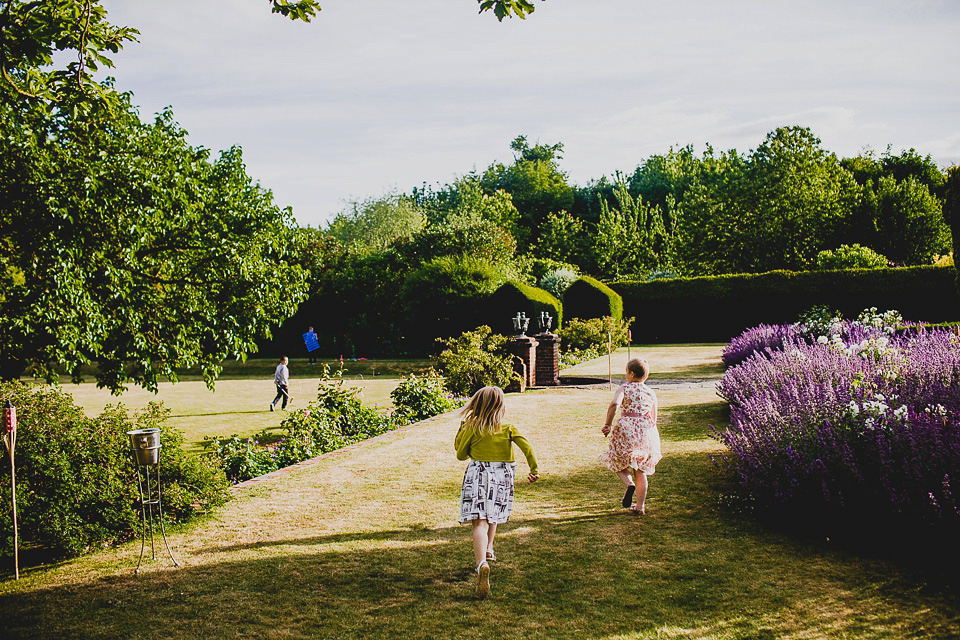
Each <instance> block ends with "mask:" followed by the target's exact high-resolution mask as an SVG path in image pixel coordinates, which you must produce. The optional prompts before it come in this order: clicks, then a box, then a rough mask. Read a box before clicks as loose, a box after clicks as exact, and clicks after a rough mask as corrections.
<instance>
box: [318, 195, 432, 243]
mask: <svg viewBox="0 0 960 640" xmlns="http://www.w3.org/2000/svg"><path fill="white" fill-rule="evenodd" d="M425 223H426V218H425V216H424V215H423V212H422V211H421V210H420V208H419V207H418V206H417V204H416V202H415V201H414V200H413V198H411V197H410V196H405V195H399V194H390V195H386V196H383V197H380V198H368V199H366V200H364V201H362V202H354V203H352V204H351V205H350V208H349V210H347V211H342V212H340V213H338V214H337V215H336V217H334V219H333V220H332V221H331V222H330V225H329V226H328V228H327V233H328V234H330V235H331V236H332V237H333V238H335V239H336V240H337V241H338V242H339V243H340V244H342V245H343V246H345V247H348V248H349V249H351V250H353V251H370V250H379V249H385V248H386V247H388V246H389V245H391V244H393V243H394V241H396V240H397V239H398V238H402V237H404V236H410V235H413V234H414V233H416V232H417V231H420V230H421V229H423V227H424V225H425Z"/></svg>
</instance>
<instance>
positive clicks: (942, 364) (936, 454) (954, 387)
mask: <svg viewBox="0 0 960 640" xmlns="http://www.w3.org/2000/svg"><path fill="white" fill-rule="evenodd" d="M875 315H876V314H874V316H875ZM786 342H787V343H786V345H785V346H784V348H783V349H781V350H775V349H772V348H770V349H768V350H767V351H766V352H765V355H764V357H748V358H747V359H745V360H744V361H742V362H741V363H740V364H739V365H736V366H733V367H731V368H730V369H728V370H727V372H726V374H725V375H724V378H723V380H722V381H721V382H720V383H719V385H718V393H719V394H720V396H721V397H723V398H725V399H726V400H728V401H729V403H730V426H729V428H728V429H727V430H725V431H722V432H720V431H716V432H715V433H714V437H716V438H717V439H718V440H720V441H721V442H723V443H724V444H725V445H726V446H727V447H728V449H729V452H728V454H726V455H725V456H723V460H724V461H725V464H726V466H727V467H728V468H729V470H730V471H731V472H732V474H733V477H734V478H735V480H736V482H737V483H738V485H739V487H740V488H741V489H742V490H743V492H744V493H745V494H746V495H747V496H749V497H750V498H751V499H752V500H753V501H754V502H755V503H757V504H762V505H767V506H776V505H779V506H790V507H797V506H801V505H805V506H812V507H816V508H820V507H824V506H826V507H830V508H835V509H837V510H839V511H841V512H844V513H847V514H851V513H872V514H874V515H877V514H880V513H884V514H888V515H893V514H896V515H899V516H904V517H908V518H922V519H924V520H926V521H928V522H931V523H935V524H937V525H940V526H948V527H958V526H960V501H958V499H957V496H956V491H957V489H958V488H960V487H957V486H956V485H957V484H958V483H960V339H958V338H957V337H956V336H954V335H952V334H951V333H950V332H948V331H945V330H924V329H917V330H916V331H912V332H910V333H908V334H905V335H899V336H898V335H891V334H890V333H888V331H887V327H886V326H885V325H884V324H883V323H882V322H880V323H874V321H873V319H872V318H871V319H870V322H868V323H861V322H853V323H847V324H846V325H845V327H844V328H843V330H841V331H840V332H838V333H836V334H834V335H833V336H832V337H829V338H828V337H826V336H819V337H818V338H817V339H816V340H815V341H813V342H807V341H803V340H797V341H792V342H791V341H786Z"/></svg>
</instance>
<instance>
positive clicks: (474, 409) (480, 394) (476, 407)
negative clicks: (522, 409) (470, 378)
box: [460, 387, 506, 435]
mask: <svg viewBox="0 0 960 640" xmlns="http://www.w3.org/2000/svg"><path fill="white" fill-rule="evenodd" d="M505 410H506V407H504V405H503V389H501V388H500V387H484V388H483V389H480V390H479V391H477V392H476V393H475V394H473V397H472V398H470V402H468V403H467V406H465V407H464V408H463V410H462V411H461V412H460V417H461V418H462V419H463V423H464V424H466V425H468V426H470V427H471V428H473V429H475V430H476V431H477V433H479V434H480V435H491V434H494V433H496V432H497V431H500V423H501V421H502V420H503V413H504V411H505Z"/></svg>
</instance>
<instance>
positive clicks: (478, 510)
mask: <svg viewBox="0 0 960 640" xmlns="http://www.w3.org/2000/svg"><path fill="white" fill-rule="evenodd" d="M504 410H505V408H504V404H503V390H502V389H500V388H499V387H484V388H483V389H480V390H479V391H477V392H476V393H475V394H473V397H472V398H470V402H468V403H467V406H466V407H464V408H463V410H462V411H461V412H460V417H461V418H462V421H461V423H460V430H459V431H457V437H456V439H455V440H454V447H455V448H456V450H457V460H466V459H467V458H470V464H468V465H467V470H466V471H465V472H464V474H463V489H462V490H461V492H460V524H463V523H464V522H470V523H472V524H473V556H474V560H476V563H477V595H478V596H479V597H481V598H486V597H487V596H488V595H490V565H489V563H490V562H493V561H494V560H496V559H497V558H496V555H495V554H494V553H493V538H494V536H495V535H496V534H497V525H498V524H500V523H501V522H506V521H507V520H508V519H509V518H510V512H511V511H512V510H513V482H514V477H515V475H516V469H517V465H516V463H515V462H514V461H513V444H514V443H516V445H517V446H518V447H520V451H522V452H523V455H524V456H526V458H527V464H528V465H529V467H530V474H529V475H528V476H527V480H529V481H530V482H536V481H537V480H538V479H539V478H540V474H539V473H538V472H537V458H536V456H534V454H533V447H531V446H530V443H529V442H527V439H526V438H524V437H523V436H522V435H520V432H519V431H517V428H516V427H514V426H512V425H509V424H503V423H502V422H501V421H502V420H503V413H504Z"/></svg>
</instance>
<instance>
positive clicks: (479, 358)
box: [434, 325, 513, 396]
mask: <svg viewBox="0 0 960 640" xmlns="http://www.w3.org/2000/svg"><path fill="white" fill-rule="evenodd" d="M440 342H442V343H443V345H444V346H445V347H446V348H445V349H444V350H443V351H442V352H440V355H438V356H434V361H435V362H436V364H437V368H438V369H439V371H440V373H441V374H442V375H443V376H444V384H445V386H446V388H447V390H448V391H450V392H451V393H454V394H457V395H461V396H469V395H472V394H473V393H475V392H476V391H477V390H478V389H480V388H482V387H485V386H497V387H506V386H507V385H508V384H509V383H510V379H511V377H512V376H513V365H512V361H513V356H511V355H510V354H508V353H505V352H504V350H503V347H504V345H505V344H506V342H507V337H506V336H503V335H499V334H496V333H493V331H492V330H491V329H490V327H488V326H486V325H483V326H480V327H477V328H476V329H475V330H473V331H465V332H464V333H463V334H461V335H460V336H459V337H457V338H451V339H449V340H441V341H440Z"/></svg>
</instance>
